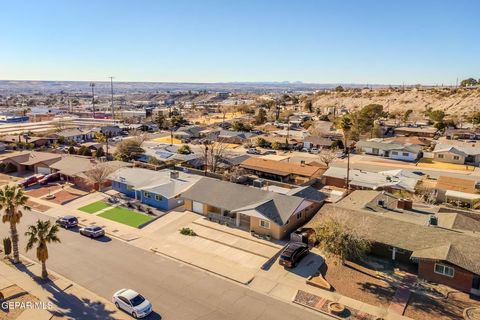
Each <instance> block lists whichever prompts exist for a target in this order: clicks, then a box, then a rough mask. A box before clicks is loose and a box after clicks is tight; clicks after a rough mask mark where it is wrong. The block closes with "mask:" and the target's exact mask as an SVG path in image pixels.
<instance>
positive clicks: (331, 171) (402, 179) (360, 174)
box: [322, 167, 421, 193]
mask: <svg viewBox="0 0 480 320" xmlns="http://www.w3.org/2000/svg"><path fill="white" fill-rule="evenodd" d="M348 178H349V180H350V189H352V190H385V191H389V192H393V191H394V190H404V191H408V192H411V193H414V192H415V187H416V186H417V184H418V182H419V181H420V180H421V177H420V176H418V175H416V174H414V173H410V172H409V171H406V170H401V169H400V170H388V171H381V172H372V171H365V170H358V169H350V172H349V177H348ZM322 183H323V184H324V185H327V186H334V187H338V188H347V169H346V168H339V167H330V168H328V170H327V171H325V172H324V173H323V175H322Z"/></svg>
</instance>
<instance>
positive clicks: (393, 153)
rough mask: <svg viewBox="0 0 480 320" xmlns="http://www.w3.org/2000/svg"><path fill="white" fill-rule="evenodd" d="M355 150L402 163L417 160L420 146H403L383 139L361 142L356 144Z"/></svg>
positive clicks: (420, 149)
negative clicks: (401, 161)
mask: <svg viewBox="0 0 480 320" xmlns="http://www.w3.org/2000/svg"><path fill="white" fill-rule="evenodd" d="M356 148H357V149H361V150H363V152H365V153H366V154H371V155H376V156H381V157H385V158H389V159H393V160H403V161H415V160H417V159H418V158H419V157H420V155H421V151H422V147H421V146H420V145H415V144H408V143H407V144H403V143H398V142H395V141H391V140H387V141H385V140H383V139H369V140H362V141H359V142H357V144H356Z"/></svg>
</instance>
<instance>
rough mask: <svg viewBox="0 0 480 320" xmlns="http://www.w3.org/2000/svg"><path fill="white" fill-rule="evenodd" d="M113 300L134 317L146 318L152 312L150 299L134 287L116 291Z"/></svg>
mask: <svg viewBox="0 0 480 320" xmlns="http://www.w3.org/2000/svg"><path fill="white" fill-rule="evenodd" d="M112 301H113V303H114V304H115V306H116V307H117V308H118V309H122V310H124V311H125V312H127V313H129V314H131V315H132V317H134V318H144V317H146V316H148V315H149V314H150V313H151V312H152V304H151V303H150V301H148V300H147V299H145V298H144V297H143V296H142V295H141V294H139V293H138V292H136V291H133V290H132V289H122V290H119V291H117V292H115V293H114V294H113V298H112Z"/></svg>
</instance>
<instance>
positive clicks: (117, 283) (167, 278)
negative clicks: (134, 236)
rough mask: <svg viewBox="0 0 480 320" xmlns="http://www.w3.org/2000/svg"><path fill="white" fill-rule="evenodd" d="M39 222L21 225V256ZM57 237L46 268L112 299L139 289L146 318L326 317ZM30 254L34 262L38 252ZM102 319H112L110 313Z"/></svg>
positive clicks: (102, 244)
mask: <svg viewBox="0 0 480 320" xmlns="http://www.w3.org/2000/svg"><path fill="white" fill-rule="evenodd" d="M38 218H41V219H48V217H47V216H45V215H43V214H41V213H38V212H34V211H32V212H29V213H26V214H24V216H23V218H22V221H21V223H20V225H19V226H18V229H19V234H20V248H21V251H22V253H23V254H26V253H25V251H24V248H25V237H24V236H23V233H24V232H25V229H26V228H27V226H28V225H30V224H33V223H34V221H35V220H36V219H38ZM0 232H2V234H4V235H5V234H7V233H8V225H6V224H0ZM59 236H60V238H61V240H62V243H61V244H52V245H50V246H49V257H50V258H49V260H48V262H47V268H49V269H51V270H54V271H55V272H57V273H59V274H61V275H63V276H65V277H66V278H69V279H71V280H73V281H75V282H77V283H79V284H80V285H82V286H84V287H85V288H87V289H89V290H91V291H92V292H95V293H97V294H98V295H100V296H102V297H104V298H106V299H108V300H110V299H111V296H112V294H113V292H115V291H116V290H119V289H121V288H124V287H125V288H131V289H134V290H136V291H139V292H140V293H142V294H143V295H144V296H146V297H147V298H148V299H149V300H150V301H151V302H152V304H153V309H154V310H155V313H152V314H151V315H150V316H149V317H147V319H160V318H162V319H175V320H182V319H205V320H207V319H208V320H215V319H219V320H220V319H221V320H225V319H262V320H263V319H275V320H281V319H289V320H295V319H298V320H300V319H301V320H308V319H323V318H325V319H327V317H325V316H322V315H320V314H316V313H314V312H313V311H310V310H304V309H302V308H299V307H297V306H295V305H292V304H289V303H286V302H282V301H280V300H277V299H274V298H271V297H269V296H266V295H262V294H259V293H257V292H255V291H252V290H250V289H248V288H246V287H243V286H241V285H238V284H235V283H232V282H230V281H227V280H225V279H222V278H219V277H216V276H214V275H211V274H209V273H208V272H204V271H201V270H198V269H196V268H192V267H190V266H188V265H183V264H180V263H177V262H175V261H172V260H170V259H167V258H164V257H161V256H159V255H156V254H154V253H151V252H147V251H145V250H142V249H139V248H136V247H133V246H131V245H129V244H127V243H124V242H122V241H119V240H116V239H110V238H108V237H104V238H103V239H101V240H91V239H88V238H86V237H83V236H81V235H80V234H79V233H78V232H77V231H73V230H64V229H62V230H61V231H60V234H59ZM26 255H27V256H28V257H29V258H31V259H33V260H36V258H35V251H31V252H29V253H27V254H26ZM81 318H82V317H79V318H78V319H81ZM84 318H85V319H87V318H88V319H91V317H84ZM98 318H99V319H111V317H110V316H108V315H107V314H105V316H99V317H98Z"/></svg>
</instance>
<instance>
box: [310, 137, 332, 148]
mask: <svg viewBox="0 0 480 320" xmlns="http://www.w3.org/2000/svg"><path fill="white" fill-rule="evenodd" d="M332 142H333V141H332V140H330V139H329V138H324V137H322V136H308V137H305V139H303V147H304V148H306V149H311V148H317V149H319V150H320V149H322V148H330V147H331V146H332Z"/></svg>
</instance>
